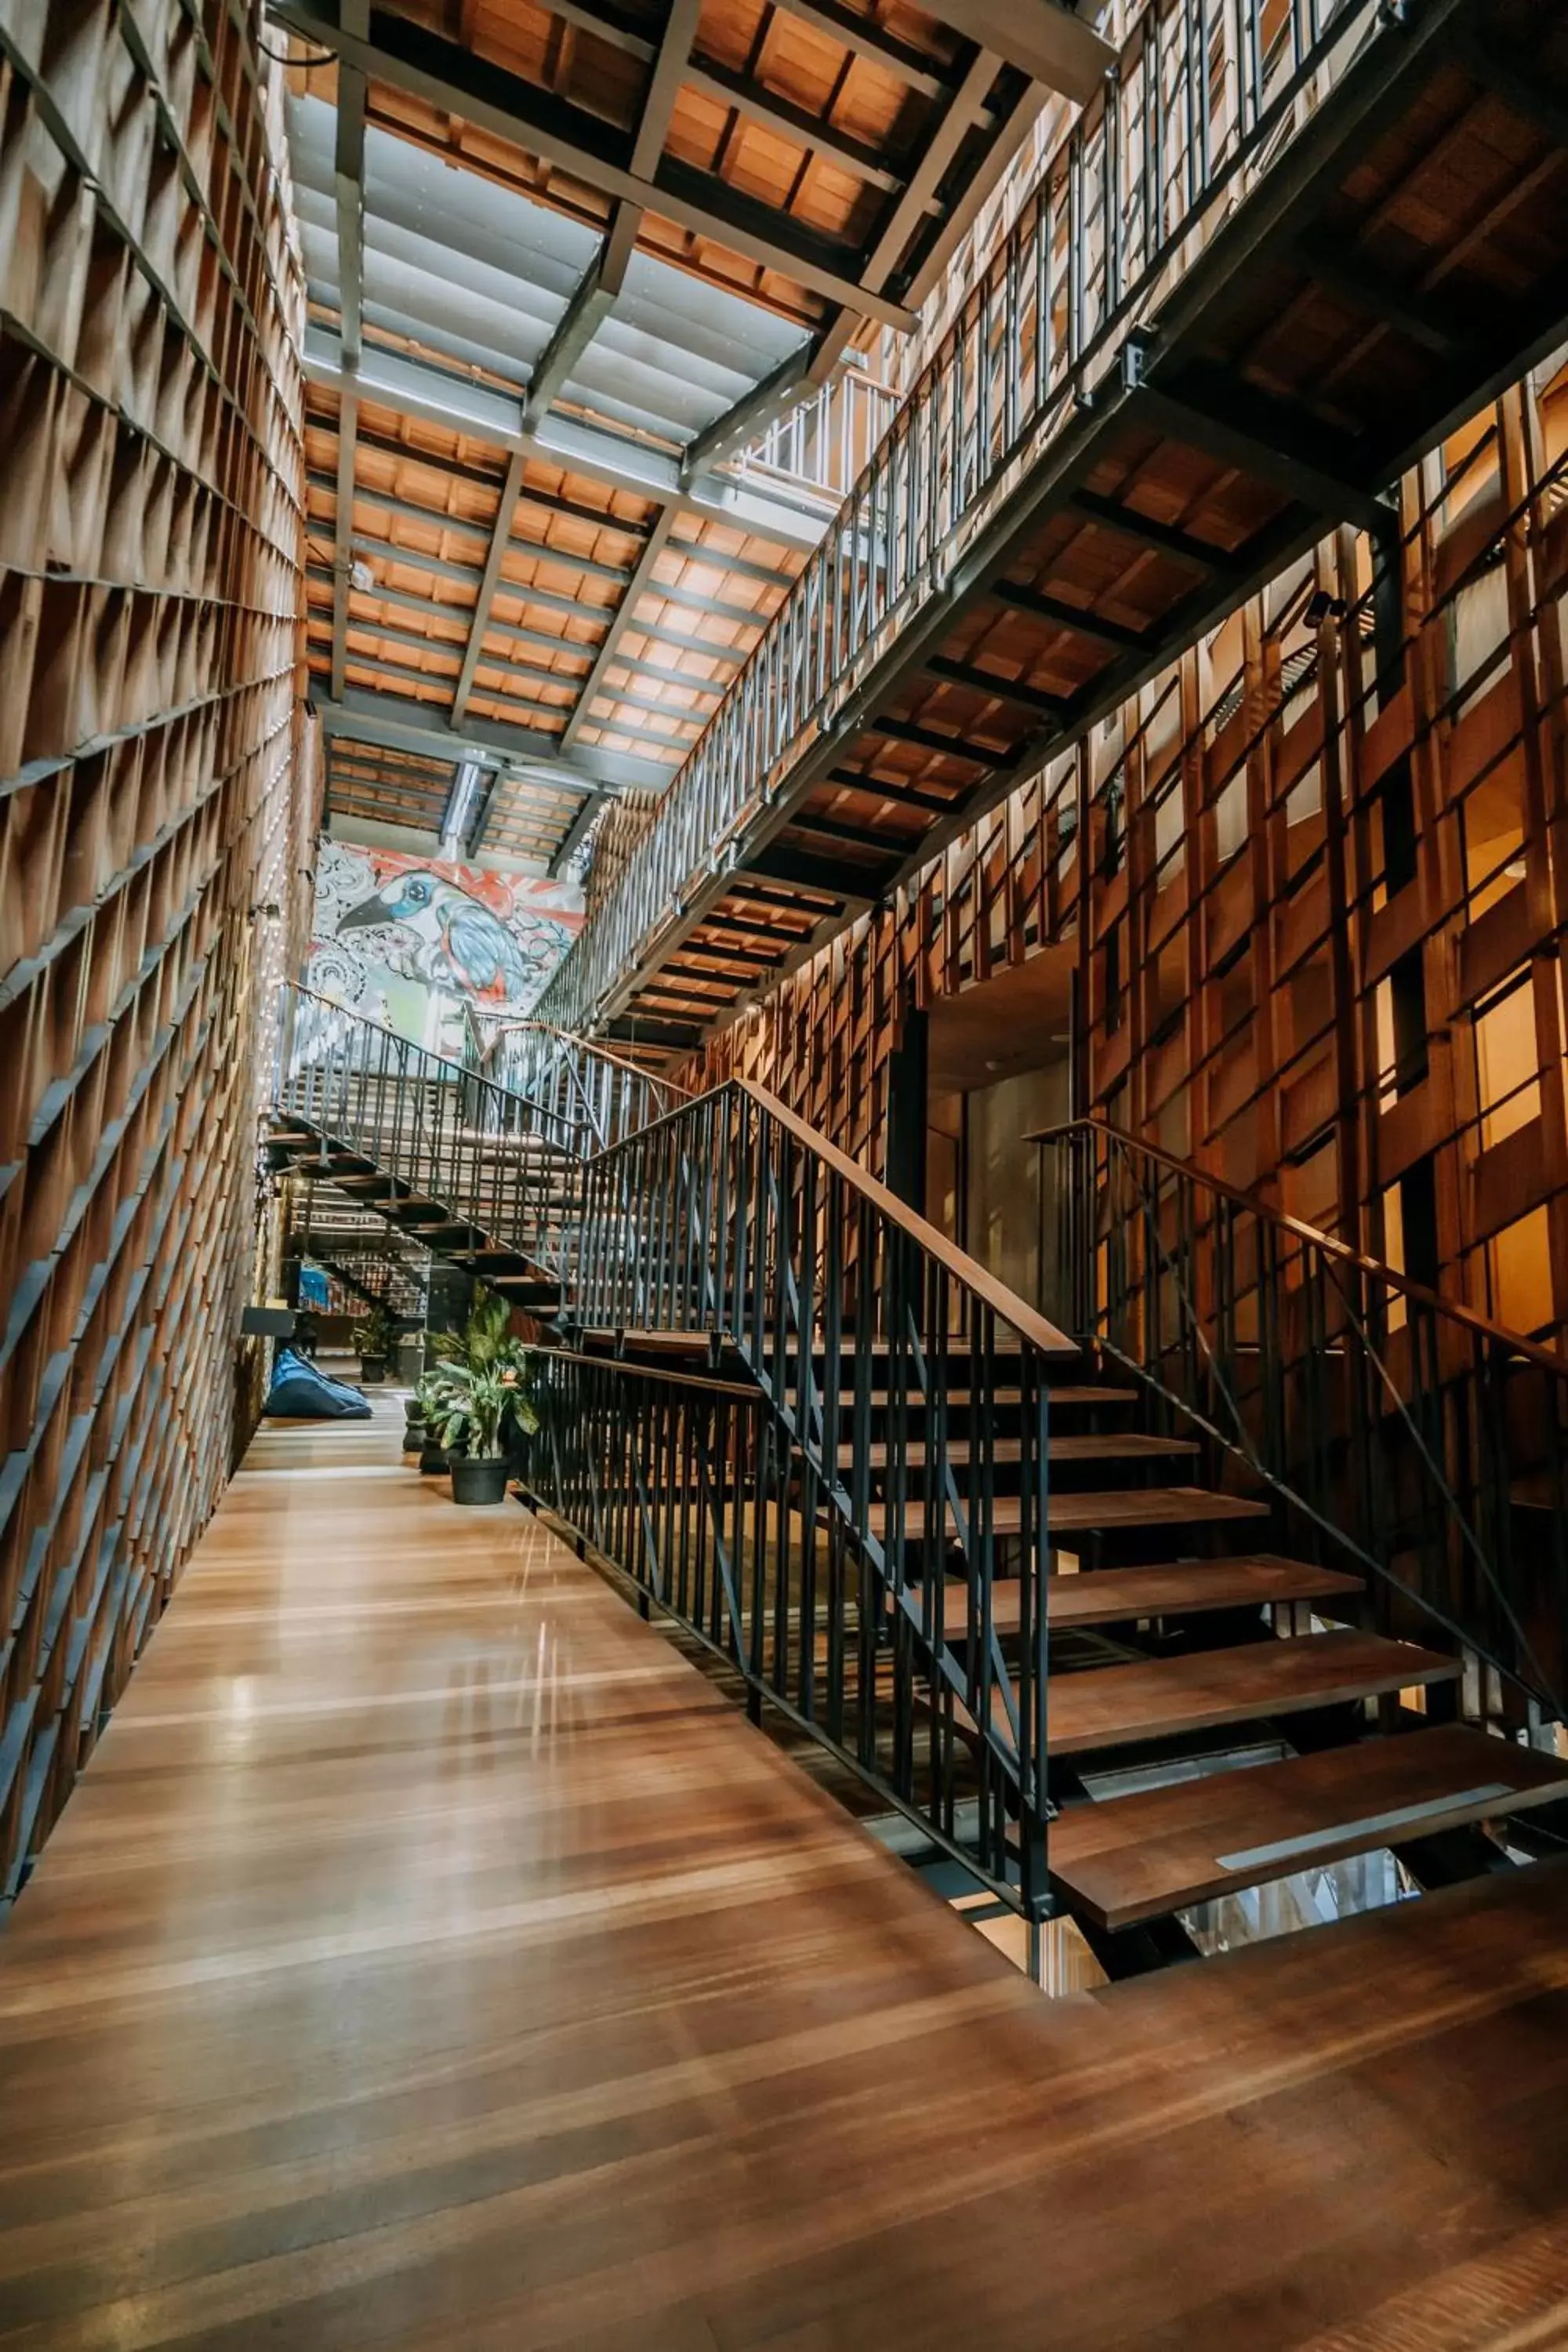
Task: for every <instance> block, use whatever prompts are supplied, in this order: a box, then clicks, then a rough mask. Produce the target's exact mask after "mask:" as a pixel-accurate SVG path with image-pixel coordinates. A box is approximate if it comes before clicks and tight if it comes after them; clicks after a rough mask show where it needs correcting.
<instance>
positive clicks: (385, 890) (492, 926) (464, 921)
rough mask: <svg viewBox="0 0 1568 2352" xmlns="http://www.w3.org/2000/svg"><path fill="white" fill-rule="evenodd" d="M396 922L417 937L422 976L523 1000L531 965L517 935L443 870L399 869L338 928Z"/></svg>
mask: <svg viewBox="0 0 1568 2352" xmlns="http://www.w3.org/2000/svg"><path fill="white" fill-rule="evenodd" d="M383 923H395V924H396V925H397V926H398V927H399V929H402V930H404V931H411V932H412V933H413V934H414V937H415V939H416V940H417V942H418V946H417V950H416V961H417V963H418V967H419V973H420V977H421V978H422V979H424V980H426V981H428V982H430V983H431V985H432V986H434V987H436V988H444V989H448V990H456V991H457V992H458V993H460V994H462V995H464V996H472V997H476V998H477V999H478V1000H479V1002H480V1003H485V1004H513V1003H519V1002H521V998H522V996H523V994H524V992H525V990H526V987H527V983H528V969H527V966H526V965H525V963H524V961H523V959H522V955H521V951H520V950H519V948H518V944H517V941H516V940H514V939H513V938H512V935H511V933H510V931H509V930H508V929H507V927H506V925H505V924H504V923H503V922H502V921H501V920H500V917H499V916H498V915H492V914H491V912H490V910H489V908H488V907H485V906H481V905H480V903H479V900H478V899H477V898H469V896H468V892H467V891H466V890H459V889H458V886H457V884H456V883H455V882H447V881H445V880H444V879H443V878H442V877H441V876H440V875H439V874H432V873H430V872H428V871H427V870H426V868H424V867H416V868H415V869H414V870H413V871H412V872H410V873H407V874H398V875H395V876H394V877H393V878H392V880H391V881H390V882H384V883H383V885H382V887H381V888H380V889H379V890H373V891H372V893H371V895H370V897H369V898H362V899H361V900H360V902H359V904H358V906H357V907H351V908H349V910H348V912H347V914H346V915H344V916H342V918H341V919H340V920H339V923H338V929H339V932H340V933H342V932H343V931H359V930H369V929H373V928H374V927H375V926H376V925H378V924H383Z"/></svg>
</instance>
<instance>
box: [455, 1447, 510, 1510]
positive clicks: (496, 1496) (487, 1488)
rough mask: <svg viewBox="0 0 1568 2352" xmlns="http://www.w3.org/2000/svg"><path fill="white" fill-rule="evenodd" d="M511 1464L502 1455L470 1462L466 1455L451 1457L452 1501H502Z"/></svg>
mask: <svg viewBox="0 0 1568 2352" xmlns="http://www.w3.org/2000/svg"><path fill="white" fill-rule="evenodd" d="M510 1476H511V1465H510V1463H508V1462H507V1461H506V1460H505V1459H504V1457H500V1458H498V1459H496V1460H494V1461H482V1462H470V1461H469V1460H468V1457H467V1456H466V1455H459V1454H455V1455H454V1456H453V1459H452V1500H453V1502H454V1503H504V1502H505V1500H506V1489H507V1481H508V1479H509V1478H510Z"/></svg>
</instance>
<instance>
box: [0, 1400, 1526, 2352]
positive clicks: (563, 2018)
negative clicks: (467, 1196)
mask: <svg viewBox="0 0 1568 2352" xmlns="http://www.w3.org/2000/svg"><path fill="white" fill-rule="evenodd" d="M397 1411H398V1408H397V1406H396V1404H395V1402H394V1401H393V1400H392V1399H390V1398H389V1399H387V1400H385V1401H384V1402H378V1406H377V1413H378V1419H377V1421H376V1423H372V1424H361V1425H359V1426H358V1427H357V1428H356V1427H353V1426H342V1427H338V1428H330V1427H329V1428H317V1429H310V1430H303V1429H300V1428H297V1427H296V1428H290V1429H288V1430H282V1431H278V1432H275V1433H268V1434H267V1435H266V1436H264V1437H263V1438H262V1439H261V1440H260V1441H259V1442H258V1444H257V1445H256V1446H255V1447H254V1448H253V1449H252V1452H251V1454H250V1456H249V1461H248V1466H247V1470H246V1472H245V1473H244V1474H243V1475H241V1476H240V1477H239V1479H238V1480H237V1482H236V1484H235V1486H234V1487H233V1488H232V1490H231V1491H230V1494H229V1495H228V1496H227V1498H226V1501H225V1503H224V1505H223V1507H222V1509H221V1511H220V1513H219V1515H218V1517H217V1518H216V1521H215V1523H214V1525H213V1528H212V1529H211V1530H210V1532H209V1534H208V1536H207V1537H206V1538H205V1542H204V1543H203V1544H202V1546H201V1548H200V1549H199V1551H198V1553H197V1555H196V1558H195V1561H194V1562H193V1565H192V1567H191V1569H190V1570H188V1572H187V1574H186V1577H185V1579H184V1582H183V1584H182V1586H181V1588H180V1591H179V1592H178V1594H177V1595H176V1597H175V1600H174V1604H173V1607H172V1609H171V1611H170V1612H169V1615H168V1617H167V1618H166V1620H165V1621H164V1622H163V1625H162V1626H161V1628H160V1629H159V1631H158V1633H157V1634H156V1636H155V1637H154V1639H153V1643H152V1646H151V1648H150V1649H149V1651H148V1654H147V1655H146V1657H145V1659H144V1660H143V1662H142V1664H141V1665H140V1666H139V1667H138V1669H137V1672H136V1675H135V1676H134V1677H133V1679H132V1683H131V1685H130V1688H129V1690H128V1692H127V1694H126V1696H125V1698H124V1699H123V1701H122V1702H121V1706H120V1707H119V1709H118V1710H117V1712H116V1714H115V1717H114V1718H113V1721H112V1722H111V1724H110V1727H109V1730H108V1732H107V1734H106V1736H105V1738H104V1740H103V1742H102V1745H101V1746H100V1749H99V1751H98V1753H97V1754H96V1755H95V1757H94V1758H93V1759H92V1762H91V1764H90V1765H89V1768H88V1769H87V1772H86V1774H85V1777H84V1779H83V1780H82V1781H81V1783H80V1785H79V1789H78V1791H77V1793H76V1795H75V1796H74V1797H73V1798H72V1801H71V1803H70V1805H69V1807H68V1811H67V1812H66V1814H65V1817H64V1819H63V1821H62V1822H61V1825H60V1828H59V1830H58V1832H57V1834H56V1836H55V1837H54V1838H53V1840H52V1841H51V1843H50V1845H49V1848H48V1852H47V1854H46V1855H45V1857H44V1860H43V1863H42V1865H41V1867H40V1869H39V1872H38V1874H37V1878H36V1879H35V1881H34V1882H33V1883H32V1885H29V1886H28V1887H27V1888H26V1890H25V1891H24V1893H23V1895H22V1897H21V1900H20V1902H19V1903H18V1905H17V1906H16V1912H15V1914H14V1916H13V1917H12V1919H11V1921H10V1923H9V1925H8V1926H7V1927H6V1928H5V1932H4V1934H3V1936H0V2079H3V2080H4V2081H5V2086H6V2098H7V2105H13V2104H14V2105H18V2106H24V2107H25V2108H26V2113H27V2115H28V2116H29V2119H30V2128H29V2132H28V2135H27V2138H26V2147H24V2146H23V2145H22V2143H21V2142H20V2141H19V2140H18V2139H17V2137H16V2135H15V2134H11V2135H9V2136H7V2137H5V2139H4V2140H3V2141H0V2311H3V2312H4V2314H5V2324H6V2326H8V2327H9V2328H11V2329H14V2330H16V2331H17V2334H18V2340H21V2339H22V2338H23V2337H25V2339H26V2341H27V2342H28V2343H29V2344H38V2345H56V2344H58V2345H65V2344H87V2343H93V2344H106V2343H110V2342H112V2343H113V2344H115V2345H116V2346H117V2347H125V2352H135V2347H153V2346H154V2345H157V2346H161V2347H195V2346H196V2345H197V2344H201V2345H204V2346H205V2345H212V2344H216V2343H220V2342H221V2343H225V2344H233V2345H235V2346H240V2345H251V2344H259V2343H261V2342H263V2341H267V2342H277V2343H287V2344H288V2345H289V2346H290V2347H294V2352H317V2347H326V2346H328V2345H331V2346H333V2347H347V2346H351V2345H353V2346H368V2345H372V2344H374V2345H375V2346H377V2347H420V2352H437V2347H439V2352H458V2347H461V2352H503V2348H504V2352H535V2347H538V2352H542V2347H546V2346H551V2347H563V2352H589V2347H592V2352H714V2347H718V2346H723V2347H726V2352H761V2347H764V2346H765V2347H767V2352H808V2347H809V2352H840V2347H842V2352H879V2347H884V2346H886V2347H892V2346H895V2345H896V2346H898V2347H900V2352H939V2347H951V2346H952V2345H954V2344H960V2343H963V2344H968V2343H981V2344H994V2345H998V2346H1002V2345H1005V2346H1008V2347H1021V2352H1024V2348H1025V2347H1026V2352H1035V2347H1042V2352H1043V2347H1047V2346H1050V2347H1056V2346H1062V2347H1067V2346H1071V2347H1075V2352H1079V2347H1081V2352H1090V2347H1106V2346H1109V2345H1110V2344H1112V2343H1116V2344H1123V2345H1152V2344H1154V2343H1156V2342H1157V2343H1158V2344H1160V2345H1161V2346H1162V2347H1173V2346H1178V2345H1192V2346H1194V2347H1197V2346H1205V2347H1210V2346H1214V2345H1232V2344H1234V2345H1237V2346H1242V2345H1245V2346H1246V2347H1247V2352H1285V2347H1309V2346H1313V2347H1321V2346H1323V2345H1325V2344H1326V2343H1328V2342H1329V2341H1330V2340H1332V2341H1334V2342H1336V2343H1338V2342H1341V2341H1352V2340H1353V2342H1354V2343H1356V2344H1357V2345H1358V2346H1367V2347H1390V2348H1391V2352H1392V2347H1401V2346H1404V2345H1407V2344H1409V2343H1411V2342H1413V2341H1415V2340H1416V2339H1417V2337H1419V2340H1420V2341H1421V2342H1422V2343H1423V2344H1424V2345H1429V2346H1433V2347H1454V2352H1458V2347H1461V2346H1466V2347H1468V2346H1472V2345H1474V2344H1476V2343H1478V2342H1479V2341H1483V2340H1484V2341H1492V2340H1496V2339H1497V2338H1498V2337H1500V2336H1501V2334H1502V2333H1503V2332H1504V2331H1505V2330H1507V2329H1510V2328H1513V2329H1517V2330H1520V2331H1521V2333H1520V2335H1519V2336H1518V2337H1517V2339H1514V2338H1512V2337H1510V2340H1518V2341H1520V2342H1523V2341H1525V2340H1527V2338H1526V2336H1525V2334H1524V2333H1523V2332H1522V2331H1525V2330H1527V2329H1529V2328H1531V2326H1535V2325H1538V2324H1539V2323H1540V2319H1541V2315H1542V2313H1544V2312H1546V2311H1548V2310H1551V2309H1553V2308H1555V2307H1557V2306H1556V2304H1555V2302H1554V2298H1557V2297H1559V2296H1560V2295H1561V2294H1562V2289H1563V2280H1564V2279H1565V2278H1568V2177H1565V2175H1564V2171H1563V2165H1562V2162H1561V2149H1562V2116H1563V2097H1564V2089H1565V2076H1568V1868H1560V1867H1558V1866H1556V1865H1548V1864H1542V1865H1538V1866H1536V1867H1535V1868H1533V1869H1531V1870H1528V1871H1520V1872H1517V1873H1515V1874H1513V1875H1512V1877H1511V1878H1510V1879H1509V1880H1507V1881H1498V1880H1488V1881H1483V1882H1478V1883H1476V1884H1473V1885H1469V1886H1467V1887H1465V1888H1462V1889H1458V1890H1456V1891H1455V1892H1453V1893H1451V1894H1447V1895H1436V1896H1431V1897H1427V1898H1425V1899H1423V1900H1421V1901H1419V1902H1414V1903H1408V1904H1405V1905H1402V1906H1399V1907H1398V1908H1397V1909H1396V1910H1394V1911H1393V1912H1389V1913H1383V1914H1379V1915H1376V1916H1371V1917H1368V1918H1365V1919H1362V1920H1358V1921H1354V1922H1352V1923H1351V1924H1350V1925H1349V1926H1347V1927H1337V1928H1327V1929H1321V1930H1316V1931H1313V1932H1310V1933H1307V1934H1302V1935H1299V1936H1296V1937H1290V1938H1288V1939H1286V1940H1285V1941H1283V1942H1281V1943H1279V1944H1277V1945H1273V1946H1268V1947H1265V1948H1259V1949H1258V1950H1255V1951H1253V1952H1250V1953H1247V1954H1245V1955H1243V1956H1241V1957H1239V1958H1234V1959H1228V1960H1218V1961H1211V1962H1204V1963H1202V1964H1198V1965H1194V1966H1192V1967H1188V1968H1184V1969H1173V1970H1170V1971H1168V1972H1166V1973H1165V1974H1164V1975H1163V1976H1162V1977H1160V1978H1157V1979H1142V1980H1141V1981H1139V1982H1136V1983H1131V1984H1126V1985H1122V1986H1120V1987H1118V1988H1117V1989H1116V1990H1113V1991H1110V1992H1108V1993H1104V1994H1100V1995H1097V1996H1095V1997H1093V1998H1092V1999H1089V2000H1076V2001H1068V2002H1065V2003H1058V2004H1051V2003H1048V2002H1047V2001H1046V2000H1043V1999H1042V1998H1041V1997H1040V1996H1039V1995H1038V1994H1037V1993H1036V1992H1035V1991H1034V1990H1032V1988H1031V1987H1030V1986H1029V1985H1028V1984H1027V1983H1026V1981H1025V1979H1023V1978H1021V1977H1020V1976H1018V1975H1017V1974H1016V1972H1015V1971H1013V1970H1012V1969H1009V1968H1008V1967H1007V1966H1006V1965H1005V1963H1003V1962H1002V1961H1001V1960H1000V1959H999V1958H998V1957H997V1955H996V1954H995V1953H994V1951H992V1950H991V1949H990V1948H989V1947H988V1946H987V1945H986V1944H985V1943H984V1941H983V1940H982V1938H981V1937H979V1936H978V1935H976V1934H975V1933H974V1932H973V1930H972V1929H970V1928H968V1927H964V1926H963V1924H962V1923H961V1922H960V1921H959V1920H958V1919H957V1918H956V1917H955V1916H953V1915H952V1912H951V1911H949V1910H948V1909H947V1908H946V1907H945V1906H942V1904H941V1903H939V1902H938V1901H937V1900H936V1899H935V1898H934V1897H933V1896H932V1895H931V1894H930V1893H929V1892H928V1891H927V1890H926V1889H924V1888H923V1887H922V1886H921V1885H920V1884H919V1883H918V1882H917V1880H916V1879H915V1878H914V1877H913V1876H912V1875H911V1874H909V1873H908V1872H907V1871H906V1870H905V1869H904V1867H903V1865H902V1864H899V1863H897V1862H895V1861H894V1860H892V1859H891V1858H890V1857H889V1855H888V1854H887V1853H885V1852H884V1851H883V1850H882V1849H881V1848H879V1846H877V1845H875V1844H874V1843H872V1842H871V1841H870V1840H869V1839H868V1837H866V1835H865V1834H864V1833H863V1832H861V1831H860V1830H859V1829H858V1828H857V1827H856V1826H855V1825H854V1824H853V1823H852V1822H849V1821H848V1820H847V1818H846V1816H845V1815H843V1814H842V1813H841V1812H839V1811H837V1809H836V1807H835V1806H834V1805H833V1804H832V1803H831V1802H830V1801H828V1800H827V1799H826V1797H825V1796H824V1795H822V1794H821V1793H820V1792H819V1791H818V1790H816V1789H814V1788H813V1787H812V1786H811V1784H810V1783H809V1782H808V1780H806V1779H805V1776H804V1775H803V1774H802V1773H800V1772H799V1771H798V1770H797V1769H796V1768H795V1766H794V1765H793V1764H792V1763H791V1762H790V1761H789V1760H788V1759H786V1758H785V1757H784V1756H783V1755H781V1754H780V1753H779V1752H778V1750H776V1749H775V1748H773V1746H772V1745H771V1744H770V1743H769V1742H768V1741H767V1740H766V1739H764V1738H759V1737H758V1736H757V1735H756V1734H755V1733H754V1732H753V1731H752V1730H751V1729H750V1728H749V1727H747V1725H746V1724H745V1723H744V1722H743V1721H742V1719H741V1717H739V1715H738V1714H737V1713H736V1712H735V1711H734V1710H733V1709H732V1708H731V1706H729V1704H728V1703H727V1702H726V1701H725V1700H723V1699H722V1698H721V1697H719V1696H716V1695H715V1694H714V1692H713V1691H712V1690H711V1689H710V1686H709V1685H708V1684H707V1683H705V1682H704V1681H702V1680H701V1679H700V1677H699V1676H698V1675H696V1674H695V1672H694V1671H693V1670H692V1669H691V1668H690V1667H689V1665H688V1664H685V1663H684V1662H683V1660H682V1659H681V1658H680V1657H679V1655H678V1654H676V1652H675V1651H674V1650H673V1649H672V1647H671V1645H670V1644H669V1643H668V1641H666V1640H665V1639H663V1638H662V1637H661V1636H660V1635H659V1634H658V1633H656V1632H655V1631H654V1630H653V1629H652V1628H650V1627H649V1626H648V1625H646V1624H644V1623H642V1622H640V1621H639V1620H638V1618H637V1616H636V1614H635V1613H634V1612H632V1611H631V1610H629V1609H628V1608H627V1607H626V1604H625V1602H624V1601H622V1600H621V1599H620V1598H619V1597H618V1596H617V1595H616V1594H615V1593H614V1592H612V1591H610V1590H608V1589H607V1587H606V1586H605V1584H603V1583H602V1582H601V1581H600V1580H598V1579H597V1578H596V1577H595V1575H594V1574H593V1573H592V1572H591V1571H590V1570H588V1569H586V1568H584V1566H582V1565H581V1564H580V1563H579V1562H578V1561H577V1560H576V1559H574V1557H573V1555H572V1554H571V1553H569V1552H568V1551H566V1550H565V1549H563V1547H562V1546H561V1545H560V1544H558V1543H556V1542H555V1541H554V1540H553V1539H552V1538H551V1537H550V1536H549V1535H547V1534H546V1533H545V1531H544V1529H543V1528H542V1527H541V1526H540V1525H539V1524H538V1523H537V1522H536V1521H534V1520H532V1519H531V1518H530V1517H528V1516H527V1515H525V1514H524V1513H523V1512H522V1511H521V1510H520V1509H518V1508H516V1507H504V1508H503V1509H501V1510H500V1511H489V1512H486V1511H459V1510H457V1509H455V1508H453V1507H451V1506H450V1505H449V1504H448V1503H447V1500H446V1497H445V1494H444V1491H441V1490H440V1489H439V1487H438V1486H437V1482H433V1481H430V1480H426V1481H425V1482H423V1484H422V1483H421V1482H420V1481H419V1480H418V1479H417V1478H416V1475H414V1474H413V1473H412V1472H411V1471H406V1470H404V1469H401V1468H399V1467H398V1466H397V1457H396V1451H395V1449H396V1444H397V1438H396V1433H395V1417H396V1413H397ZM1339 2330H1342V2331H1346V2333H1345V2334H1344V2335H1343V2336H1340V2335H1337V2334H1336V2333H1335V2331H1339ZM1528 2340H1530V2341H1531V2342H1534V2341H1544V2340H1545V2338H1544V2337H1543V2336H1536V2335H1533V2334H1531V2335H1530V2336H1529V2337H1528Z"/></svg>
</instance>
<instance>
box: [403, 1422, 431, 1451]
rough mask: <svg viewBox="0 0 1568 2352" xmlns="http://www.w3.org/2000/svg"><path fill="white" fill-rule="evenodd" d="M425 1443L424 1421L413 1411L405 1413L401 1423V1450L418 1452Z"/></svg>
mask: <svg viewBox="0 0 1568 2352" xmlns="http://www.w3.org/2000/svg"><path fill="white" fill-rule="evenodd" d="M425 1444H426V1437H425V1423H423V1422H422V1421H420V1420H418V1419H417V1418H416V1415H415V1414H413V1413H408V1414H405V1418H404V1423H403V1451H404V1452H405V1454H418V1453H420V1452H421V1451H422V1450H423V1448H424V1446H425Z"/></svg>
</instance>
